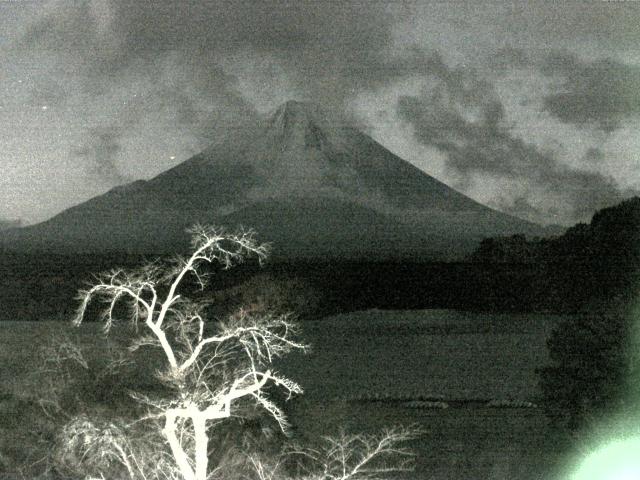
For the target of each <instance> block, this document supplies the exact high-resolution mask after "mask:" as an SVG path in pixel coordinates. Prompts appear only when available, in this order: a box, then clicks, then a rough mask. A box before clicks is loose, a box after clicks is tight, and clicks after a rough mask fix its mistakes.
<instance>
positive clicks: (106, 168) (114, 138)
mask: <svg viewBox="0 0 640 480" xmlns="http://www.w3.org/2000/svg"><path fill="white" fill-rule="evenodd" d="M122 135H123V132H122V130H121V129H119V128H117V127H114V126H111V127H106V128H105V127H96V128H91V129H89V130H87V135H86V137H85V139H86V141H85V143H84V144H83V145H81V146H80V147H78V148H76V149H73V150H72V153H73V154H74V155H77V156H79V157H82V158H84V159H86V160H87V163H86V164H87V173H88V174H89V175H90V176H93V177H98V178H99V179H101V180H102V181H104V182H106V183H107V184H109V185H121V184H123V183H127V182H130V181H132V180H133V179H132V178H130V177H128V176H127V175H125V174H123V173H122V171H121V169H120V167H119V165H118V158H119V156H120V154H121V152H122V146H121V144H120V141H121V137H122Z"/></svg>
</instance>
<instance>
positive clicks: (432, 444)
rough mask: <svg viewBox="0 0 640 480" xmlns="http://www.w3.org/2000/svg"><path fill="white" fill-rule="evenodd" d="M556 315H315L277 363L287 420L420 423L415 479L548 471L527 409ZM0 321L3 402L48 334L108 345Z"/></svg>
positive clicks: (22, 386)
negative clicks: (292, 394)
mask: <svg viewBox="0 0 640 480" xmlns="http://www.w3.org/2000/svg"><path fill="white" fill-rule="evenodd" d="M558 320H559V317H554V316H544V315H492V314H476V313H465V312H457V311H451V310H425V311H378V310H373V311H365V312H356V313H351V314H344V315H338V316H334V317H329V318H325V319H322V320H320V321H316V322H307V323H305V324H304V325H303V328H302V330H303V331H302V336H303V338H304V339H305V341H306V342H307V343H309V344H311V346H312V350H311V352H310V353H308V354H306V355H298V354H296V355H294V356H291V357H289V358H287V359H286V360H284V361H282V362H281V364H280V365H279V368H280V370H282V371H283V372H286V373H287V375H289V376H290V377H292V378H293V379H295V380H297V381H299V382H300V383H301V384H302V385H303V387H305V395H304V396H303V397H302V398H299V399H297V400H294V401H293V402H292V404H291V405H290V407H289V410H290V412H291V413H290V415H291V420H292V421H293V423H294V426H295V427H296V428H295V430H296V432H298V434H299V435H301V436H303V437H306V436H309V437H313V436H316V435H322V434H327V433H332V432H334V433H335V432H337V431H338V430H339V429H340V428H341V427H344V428H345V429H347V430H348V431H363V430H364V431H375V430H376V429H379V428H381V427H384V426H391V425H394V424H413V423H416V424H419V425H420V427H421V428H422V429H423V430H424V432H425V433H424V435H423V436H422V437H421V438H420V439H419V440H417V441H416V442H414V445H413V447H414V448H415V450H416V452H417V454H418V457H417V472H416V473H415V474H414V478H432V479H443V480H444V479H454V480H455V479H472V478H473V479H475V478H480V479H482V478H487V479H503V478H504V479H520V478H523V479H528V478H544V477H542V475H543V472H545V471H547V470H549V469H550V468H551V467H550V464H551V463H552V461H553V454H552V453H551V452H553V450H554V449H555V445H554V441H553V440H552V437H551V436H550V432H549V431H548V428H547V423H546V419H545V417H544V414H543V413H542V410H541V409H540V408H531V407H532V404H535V403H536V402H537V401H538V397H539V392H538V390H537V386H536V375H535V372H534V370H535V368H536V367H539V366H541V365H544V364H545V362H546V361H547V353H546V346H545V342H546V338H547V336H548V335H549V333H550V331H551V329H552V327H553V325H554V324H555V323H556V322H557V321H558ZM0 329H1V332H2V333H1V335H0V382H1V385H2V392H1V393H2V395H3V398H4V399H5V400H4V402H5V403H6V400H7V399H9V398H11V397H13V396H18V397H19V396H24V395H27V394H28V392H29V391H30V390H31V388H30V386H29V378H30V376H29V374H30V372H32V371H33V370H34V369H37V368H38V365H37V364H36V361H35V358H36V355H35V352H36V351H37V349H38V347H39V346H40V345H44V344H45V343H46V342H47V341H48V339H50V338H52V337H54V336H55V335H58V334H63V333H67V334H69V335H71V336H72V338H75V339H76V340H77V341H78V342H79V343H80V344H84V345H93V346H96V347H97V346H99V345H100V343H101V342H97V341H96V338H97V335H100V333H99V328H98V325H96V324H85V325H83V326H82V327H81V328H79V329H72V328H70V326H69V325H68V324H63V323H57V322H41V323H31V322H15V323H14V322H4V323H0ZM96 352H98V350H96ZM490 401H493V402H494V403H493V404H492V405H497V406H491V405H487V403H488V402H490ZM509 402H511V403H509ZM517 402H520V403H517ZM527 402H528V403H527ZM505 404H507V405H511V406H510V407H505V406H504V405H505ZM500 405H502V407H501V406H500ZM445 407H446V408H445ZM5 410H6V409H5ZM4 413H5V419H4V420H3V425H2V435H3V437H4V438H3V442H2V443H1V444H0V447H2V445H7V444H12V446H13V447H14V448H15V443H16V442H19V441H21V439H22V438H23V436H22V435H20V434H18V432H17V429H18V425H17V424H16V423H15V422H12V421H11V419H10V418H9V417H10V413H11V412H10V411H6V412H4ZM7 414H8V415H9V417H7ZM12 436H13V438H14V439H15V441H13V442H12V441H11V438H10V437H12ZM22 441H24V440H22Z"/></svg>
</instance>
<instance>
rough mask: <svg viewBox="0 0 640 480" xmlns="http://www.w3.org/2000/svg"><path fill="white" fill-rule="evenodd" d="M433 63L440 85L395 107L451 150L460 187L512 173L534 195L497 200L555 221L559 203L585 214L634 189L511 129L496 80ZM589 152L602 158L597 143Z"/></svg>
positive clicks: (571, 213)
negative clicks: (624, 188)
mask: <svg viewBox="0 0 640 480" xmlns="http://www.w3.org/2000/svg"><path fill="white" fill-rule="evenodd" d="M436 58H437V57H436ZM433 65H434V66H437V68H433V69H432V70H431V74H432V77H434V78H435V79H436V83H435V85H434V86H431V87H429V88H428V89H425V91H424V92H423V93H422V94H421V95H418V96H403V97H401V98H400V99H399V100H398V105H397V111H398V114H399V116H400V118H401V119H403V120H404V121H406V122H408V123H409V124H410V125H411V126H412V127H413V129H414V135H415V137H416V139H417V140H418V141H420V142H421V143H422V144H424V145H428V146H433V147H435V148H437V149H438V150H440V151H441V152H443V153H445V154H446V161H447V164H446V165H447V167H448V168H449V169H450V170H452V171H453V172H454V173H455V174H456V175H457V176H459V177H460V178H461V182H462V183H461V185H462V186H463V187H465V186H466V185H465V182H471V181H472V180H474V179H476V178H478V176H479V175H480V176H482V175H489V176H491V177H494V178H499V179H501V180H508V182H509V184H511V185H514V186H515V188H514V190H522V191H525V192H527V194H528V195H531V197H532V198H528V197H525V196H522V195H520V196H518V195H516V196H513V195H511V200H510V202H509V200H508V198H509V197H505V198H502V199H498V200H496V202H495V203H496V204H498V206H499V207H500V208H503V209H506V210H509V211H512V212H520V213H521V214H523V215H525V216H526V217H528V218H530V219H535V220H536V221H541V222H545V223H546V222H549V221H555V217H556V216H557V215H558V210H564V212H563V215H562V217H563V220H564V219H566V218H567V217H569V218H568V219H569V220H573V221H577V220H584V219H586V218H588V217H589V216H590V215H591V214H592V213H593V212H594V210H596V209H598V208H601V207H603V206H604V205H610V204H612V203H615V202H616V201H620V200H622V199H623V198H624V197H625V195H627V194H629V193H630V192H621V191H620V190H619V188H618V187H617V184H616V182H615V181H614V180H613V179H612V178H611V177H608V176H606V175H602V174H600V173H596V172H593V171H586V170H582V169H577V168H573V167H571V166H569V165H566V164H564V163H562V162H560V161H559V160H558V159H557V158H556V156H555V155H554V153H553V152H546V151H542V150H540V149H539V148H538V147H536V146H535V145H533V144H531V143H527V142H525V141H524V140H522V139H520V138H518V137H516V136H514V135H513V133H512V132H511V130H510V127H509V125H508V123H507V122H506V119H505V112H504V107H503V105H502V103H501V102H500V100H499V98H498V97H497V95H496V93H495V92H494V91H493V88H492V86H491V85H490V84H489V83H488V82H487V81H485V80H482V79H479V78H478V77H477V75H476V74H475V73H474V72H473V71H465V70H462V69H451V68H449V67H447V66H446V65H445V64H444V63H443V62H441V61H438V60H437V59H436V60H434V61H433ZM587 155H588V156H590V157H591V158H597V155H598V151H596V150H593V151H591V152H588V153H587ZM536 196H538V197H539V196H542V197H543V200H544V201H540V200H541V199H540V198H537V199H536V198H535V197H536ZM536 200H537V201H536ZM554 203H556V204H557V205H558V206H559V207H560V206H561V208H556V207H555V206H554ZM534 204H535V205H536V207H533V206H532V205H534ZM542 204H544V205H546V207H545V208H546V210H543V209H542V207H540V206H539V205H542ZM505 207H506V208H505ZM567 210H568V211H567ZM532 217H535V218H532Z"/></svg>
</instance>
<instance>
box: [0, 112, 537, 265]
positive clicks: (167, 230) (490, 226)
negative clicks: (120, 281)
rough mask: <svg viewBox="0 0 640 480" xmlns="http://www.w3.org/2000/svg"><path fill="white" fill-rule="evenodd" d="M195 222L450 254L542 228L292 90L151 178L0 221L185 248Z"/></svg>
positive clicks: (93, 243) (54, 245) (317, 247)
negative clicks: (21, 219) (456, 185)
mask: <svg viewBox="0 0 640 480" xmlns="http://www.w3.org/2000/svg"><path fill="white" fill-rule="evenodd" d="M196 222H199V223H211V224H215V225H220V226H224V227H225V228H226V229H227V230H234V229H236V228H238V227H240V226H244V227H249V228H252V229H254V230H256V231H257V233H258V238H259V239H260V240H261V241H268V242H271V243H272V244H273V255H274V256H275V257H279V258H285V257H286V258H319V259H325V258H344V259H354V260H355V259H363V258H370V259H400V258H405V259H406V258H413V259H425V260H426V259H434V258H440V259H443V258H455V257H459V256H461V255H464V254H466V253H468V252H470V251H471V250H473V249H474V248H475V247H476V246H477V244H478V242H479V241H480V240H481V239H482V238H484V237H488V236H497V235H507V234H513V233H523V234H529V235H538V234H541V233H542V229H541V228H540V227H538V226H536V225H534V224H531V223H528V222H525V221H523V220H520V219H518V218H515V217H512V216H509V215H506V214H503V213H500V212H497V211H495V210H492V209H490V208H488V207H485V206H483V205H481V204H479V203H477V202H475V201H474V200H471V199H470V198H468V197H466V196H464V195H463V194H461V193H459V192H457V191H455V190H453V189H452V188H450V187H448V186H447V185H445V184H443V183H442V182H440V181H438V180H436V179H435V178H433V177H431V176H429V175H427V174H426V173H424V172H423V171H421V170H419V169H418V168H416V167H414V166H412V165H411V164H410V163H408V162H406V161H404V160H402V159H401V158H399V157H397V156H396V155H394V154H393V153H391V152H390V151H388V150H387V149H385V148H384V147H383V146H381V145H380V144H378V143H377V142H375V141H374V140H373V139H372V138H370V137H369V136H367V135H365V134H363V133H362V132H360V131H359V130H357V129H356V128H354V127H352V126H350V125H349V124H347V123H346V122H343V121H339V120H336V119H335V118H331V116H330V115H328V114H326V113H325V112H324V111H323V110H322V109H321V108H319V107H318V106H316V105H314V104H308V103H301V102H295V101H290V102H287V103H285V104H284V105H282V106H281V107H280V108H279V109H278V110H277V111H276V112H275V114H273V115H272V116H271V118H270V119H269V120H268V121H265V122H264V124H261V125H260V126H259V127H251V128H247V129H246V131H243V132H242V133H241V134H239V135H234V136H233V138H228V139H226V140H224V141H221V142H219V143H217V144H214V145H212V146H211V147H209V148H207V149H206V150H204V151H203V152H201V153H199V154H198V155H195V156H194V157H192V158H190V159H188V160H186V161H185V162H183V163H181V164H179V165H177V166H176V167H174V168H172V169H170V170H168V171H166V172H164V173H162V174H160V175H158V176H156V177H154V178H152V179H150V180H148V181H143V180H139V181H136V182H133V183H130V184H128V185H124V186H120V187H116V188H114V189H112V190H110V191H108V192H107V193H105V194H104V195H100V196H98V197H95V198H92V199H91V200H89V201H87V202H84V203H82V204H80V205H77V206H75V207H72V208H69V209H68V210H65V211H63V212H62V213H60V214H59V215H57V216H55V217H53V218H51V219H50V220H48V221H45V222H43V223H40V224H37V225H33V226H29V227H24V228H19V229H13V230H11V231H9V232H3V234H2V243H3V244H4V245H5V247H9V248H12V249H20V250H24V249H28V250H48V251H64V252H105V251H126V252H132V253H164V252H171V251H176V250H181V249H183V248H184V247H185V246H186V242H187V240H188V238H187V235H186V233H185V228H187V227H188V226H190V225H192V224H194V223H196Z"/></svg>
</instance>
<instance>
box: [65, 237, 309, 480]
mask: <svg viewBox="0 0 640 480" xmlns="http://www.w3.org/2000/svg"><path fill="white" fill-rule="evenodd" d="M190 232H191V234H192V235H193V242H192V252H193V253H192V254H191V255H190V256H189V257H188V258H186V257H185V258H182V257H180V258H177V259H175V261H173V262H172V263H171V264H169V265H162V264H160V263H158V262H156V263H150V264H147V265H145V266H143V267H141V268H139V269H137V270H132V271H125V270H113V271H111V272H109V273H107V274H103V275H100V276H99V277H97V281H96V282H95V284H93V285H91V286H90V287H89V288H88V289H87V290H84V291H82V292H80V300H81V304H80V307H79V309H78V312H77V315H76V317H75V323H76V324H77V325H79V324H80V323H81V322H82V321H83V320H84V318H85V316H86V315H87V312H88V306H89V304H90V302H91V301H92V300H93V299H99V300H102V301H104V302H106V307H105V308H104V309H103V310H102V312H101V318H102V320H103V321H104V328H105V331H109V330H110V328H111V327H112V325H113V324H114V322H116V321H117V317H118V316H119V314H122V311H123V308H124V307H126V311H127V315H126V316H127V317H128V321H130V322H131V323H132V324H134V325H136V326H142V327H143V328H140V329H139V331H140V332H141V334H140V335H139V336H138V337H137V338H136V340H135V342H134V344H133V345H132V347H131V350H136V349H138V348H140V347H142V346H147V345H152V346H156V347H159V348H160V350H161V352H162V354H163V359H164V360H163V362H164V366H163V368H161V369H160V370H159V371H158V372H157V375H156V377H157V380H158V381H159V382H161V383H162V384H163V385H164V386H166V387H169V391H171V392H173V394H172V395H170V396H169V398H151V397H150V396H144V395H142V394H137V395H136V398H137V399H138V400H139V401H141V402H144V403H146V404H147V405H148V406H149V407H150V411H149V415H148V417H147V418H155V419H161V420H162V421H163V424H164V425H163V429H162V432H163V435H164V437H165V439H166V442H167V443H168V445H169V447H170V452H171V457H172V460H173V462H175V467H176V472H177V473H179V475H171V476H169V475H168V474H166V472H165V477H164V478H180V477H182V478H183V479H184V480H205V479H207V478H210V477H211V476H212V472H211V471H210V470H211V469H210V468H209V465H208V463H209V461H208V454H209V444H210V429H211V427H212V425H214V424H215V423H216V422H218V421H221V420H224V419H227V418H229V417H231V416H232V415H236V414H237V413H238V411H239V410H238V408H237V405H238V404H239V403H240V402H245V401H247V400H252V401H253V402H255V404H256V405H257V406H260V407H263V408H264V409H266V411H267V412H268V414H269V415H270V416H271V417H273V418H274V419H275V420H276V421H277V422H278V424H279V426H280V428H281V429H282V430H283V431H284V430H286V428H287V423H286V419H285V416H284V414H283V412H282V410H281V409H280V408H279V407H278V406H277V405H276V404H275V403H274V402H273V401H271V400H270V399H269V398H268V396H267V395H266V388H267V387H268V386H269V385H275V386H277V387H279V388H281V389H283V390H284V391H285V392H286V393H287V395H288V396H290V395H291V394H295V393H301V392H302V389H301V387H300V386H299V385H298V384H296V383H295V382H293V381H291V380H290V379H288V378H286V377H284V376H281V375H279V374H278V373H276V372H275V371H274V370H273V366H272V362H273V360H274V359H275V358H276V357H279V356H281V355H284V354H286V353H288V352H290V351H292V350H295V349H304V348H305V346H304V345H303V344H302V343H300V342H298V341H296V340H295V338H294V337H295V335H294V334H295V331H296V329H295V325H294V323H292V322H291V321H290V318H289V317H288V316H287V315H278V316H274V315H269V314H260V315H256V314H253V313H252V312H249V311H244V310H240V311H238V312H236V313H235V314H233V315H231V316H230V317H229V318H227V319H226V320H225V321H217V322H212V321H209V320H207V315H206V306H207V303H206V302H204V301H195V300H193V299H190V298H188V297H187V296H181V293H180V291H181V287H182V288H184V286H185V284H186V283H187V282H190V281H195V282H196V284H197V285H199V286H200V287H201V288H204V286H205V284H206V282H207V273H206V272H205V271H204V269H203V268H202V267H203V265H204V264H210V263H219V264H221V265H222V266H223V267H225V268H229V267H231V266H233V265H234V264H236V263H238V262H241V261H242V260H244V259H245V258H247V257H248V256H254V257H257V258H258V259H259V260H262V259H264V258H265V256H266V253H267V249H266V247H265V246H264V245H260V244H258V243H257V242H256V241H255V239H254V236H253V234H252V233H251V232H246V233H241V234H239V235H229V234H225V233H222V232H220V231H217V230H215V229H213V228H211V227H203V226H197V227H194V228H193V229H192V230H191V231H190ZM187 279H189V280H187ZM96 428H97V427H96V426H95V425H94V424H92V423H90V422H86V421H85V420H84V419H82V420H81V421H79V422H76V423H75V424H74V425H72V426H70V427H69V430H70V433H69V432H68V433H69V435H70V438H71V439H73V441H70V444H72V445H77V444H81V445H84V446H85V447H86V449H89V448H94V447H95V445H96V444H95V442H94V443H93V444H92V443H91V442H88V443H87V442H86V437H87V435H89V434H91V435H90V437H91V438H93V439H100V441H101V442H103V443H105V442H106V443H105V444H109V445H111V447H113V448H115V450H114V451H113V452H114V453H113V458H114V459H115V460H116V461H118V462H119V463H120V464H121V465H124V466H125V467H126V471H127V472H128V475H129V476H130V477H131V478H148V477H147V475H145V474H144V472H143V471H142V469H140V468H138V467H136V462H135V461H132V460H131V458H130V457H131V456H132V455H133V453H132V452H133V449H132V448H133V447H132V446H130V445H129V444H128V443H127V442H125V436H124V435H122V434H121V433H117V434H116V433H114V432H121V430H119V429H117V428H116V427H115V426H113V425H111V426H108V427H105V428H101V429H100V428H98V429H96ZM94 430H95V431H94ZM91 432H93V433H91ZM81 438H82V439H84V440H82V441H80V440H78V439H81ZM111 440H113V442H111ZM83 442H84V443H83ZM109 442H111V443H109ZM83 448H84V447H83ZM105 448H106V447H105ZM165 467H166V465H165ZM156 478H160V477H156Z"/></svg>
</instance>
